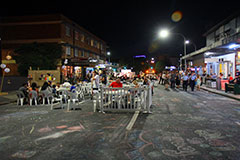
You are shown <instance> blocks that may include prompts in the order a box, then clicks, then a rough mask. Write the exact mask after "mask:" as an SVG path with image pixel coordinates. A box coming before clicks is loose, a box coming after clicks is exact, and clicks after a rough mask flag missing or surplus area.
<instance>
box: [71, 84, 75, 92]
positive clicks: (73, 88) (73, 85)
mask: <svg viewBox="0 0 240 160" xmlns="http://www.w3.org/2000/svg"><path fill="white" fill-rule="evenodd" d="M75 89H76V86H75V83H73V84H72V86H71V88H70V91H71V92H72V91H73V90H75Z"/></svg>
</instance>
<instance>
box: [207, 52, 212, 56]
mask: <svg viewBox="0 0 240 160" xmlns="http://www.w3.org/2000/svg"><path fill="white" fill-rule="evenodd" d="M212 54H214V53H213V52H205V55H206V56H209V55H212Z"/></svg>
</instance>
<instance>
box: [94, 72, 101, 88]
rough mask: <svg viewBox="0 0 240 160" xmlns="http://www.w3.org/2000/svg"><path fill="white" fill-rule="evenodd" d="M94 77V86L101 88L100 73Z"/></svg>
mask: <svg viewBox="0 0 240 160" xmlns="http://www.w3.org/2000/svg"><path fill="white" fill-rule="evenodd" d="M94 79H95V80H94V82H93V88H99V79H100V77H99V75H95V77H94Z"/></svg>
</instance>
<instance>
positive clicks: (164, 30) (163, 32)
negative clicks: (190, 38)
mask: <svg viewBox="0 0 240 160" xmlns="http://www.w3.org/2000/svg"><path fill="white" fill-rule="evenodd" d="M169 34H176V35H179V36H181V37H182V38H183V42H184V43H183V44H184V56H186V53H187V48H186V37H185V36H184V35H183V34H181V33H170V32H169V31H168V30H166V29H163V30H161V31H160V32H159V37H160V38H166V37H168V35H169ZM184 64H185V71H186V70H187V61H186V59H184Z"/></svg>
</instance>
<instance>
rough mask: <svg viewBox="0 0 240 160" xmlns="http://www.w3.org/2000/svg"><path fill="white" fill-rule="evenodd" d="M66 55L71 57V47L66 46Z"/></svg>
mask: <svg viewBox="0 0 240 160" xmlns="http://www.w3.org/2000/svg"><path fill="white" fill-rule="evenodd" d="M66 55H68V56H70V55H71V47H70V46H66Z"/></svg>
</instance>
